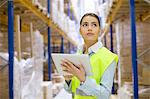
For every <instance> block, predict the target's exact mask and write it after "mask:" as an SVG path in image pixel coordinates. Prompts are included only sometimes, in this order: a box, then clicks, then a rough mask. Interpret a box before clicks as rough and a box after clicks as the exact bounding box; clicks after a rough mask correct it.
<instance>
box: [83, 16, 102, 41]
mask: <svg viewBox="0 0 150 99" xmlns="http://www.w3.org/2000/svg"><path fill="white" fill-rule="evenodd" d="M99 32H100V26H99V23H98V20H97V18H95V17H93V16H85V17H84V18H83V20H82V23H81V25H80V33H81V35H82V37H83V39H84V41H85V42H86V41H88V42H89V41H97V40H98V36H99Z"/></svg>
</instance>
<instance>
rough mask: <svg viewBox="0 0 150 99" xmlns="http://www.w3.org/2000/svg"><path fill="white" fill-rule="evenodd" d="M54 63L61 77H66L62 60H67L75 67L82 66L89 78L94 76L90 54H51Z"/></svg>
mask: <svg viewBox="0 0 150 99" xmlns="http://www.w3.org/2000/svg"><path fill="white" fill-rule="evenodd" d="M51 56H52V59H53V62H54V64H55V66H56V69H57V71H58V73H59V74H60V75H64V72H63V71H62V66H61V60H63V59H67V60H69V61H71V62H72V63H74V64H75V65H79V64H82V65H83V67H84V70H85V72H86V75H87V76H91V75H92V69H91V65H90V58H89V55H88V54H62V53H52V54H51Z"/></svg>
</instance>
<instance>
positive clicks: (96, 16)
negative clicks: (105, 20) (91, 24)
mask: <svg viewBox="0 0 150 99" xmlns="http://www.w3.org/2000/svg"><path fill="white" fill-rule="evenodd" d="M86 16H92V17H95V18H96V19H97V20H98V24H99V26H101V25H100V19H99V17H98V15H96V14H95V13H86V14H84V15H83V16H82V18H81V20H80V25H81V23H82V21H83V18H84V17H86Z"/></svg>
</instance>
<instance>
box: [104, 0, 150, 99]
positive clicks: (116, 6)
mask: <svg viewBox="0 0 150 99" xmlns="http://www.w3.org/2000/svg"><path fill="white" fill-rule="evenodd" d="M138 1H139V2H142V3H143V4H145V7H144V8H141V7H140V6H137V4H136V2H138ZM144 1H147V0H129V2H128V0H114V1H113V4H112V7H111V9H110V11H109V15H108V16H107V24H108V25H107V26H106V27H105V28H104V33H103V34H102V38H103V37H104V36H105V34H106V33H107V32H108V29H109V27H110V25H111V24H112V23H113V21H115V20H116V19H117V18H119V17H121V15H124V14H129V12H128V11H130V20H131V37H132V39H131V41H132V42H131V45H132V70H133V89H134V99H138V72H137V71H138V70H137V61H138V59H137V46H136V18H137V16H136V15H135V13H136V14H137V12H138V13H140V14H141V17H140V18H141V20H142V21H146V20H147V19H148V18H150V12H148V13H147V12H146V13H144V12H143V10H145V9H147V10H149V5H148V3H149V2H147V4H146V3H145V2H144ZM127 4H129V6H130V9H129V8H128V7H127V6H126V5H127ZM139 5H140V4H139ZM135 6H136V9H141V10H139V11H137V10H136V9H135ZM123 8H125V9H126V11H127V12H126V11H125V10H122V9H123ZM142 9H143V10H142ZM110 33H112V31H111V30H110ZM111 39H112V38H111ZM111 41H112V40H111ZM111 45H112V44H111ZM112 48H113V46H111V49H112ZM149 50H150V49H148V50H146V51H144V52H143V53H142V55H143V54H145V53H146V52H148V51H149Z"/></svg>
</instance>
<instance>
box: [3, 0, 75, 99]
mask: <svg viewBox="0 0 150 99" xmlns="http://www.w3.org/2000/svg"><path fill="white" fill-rule="evenodd" d="M47 2H48V3H47V5H48V14H50V0H47ZM7 3H8V21H7V16H6V15H3V16H2V17H3V18H1V20H0V21H2V22H3V23H7V22H8V50H9V99H14V92H13V69H14V66H13V64H14V5H15V4H19V5H22V6H23V7H25V8H26V9H28V10H30V11H31V12H32V13H33V14H34V15H35V16H36V17H38V18H39V19H41V20H42V21H43V22H44V23H45V24H47V25H48V29H47V30H48V38H47V39H48V60H49V61H48V74H49V77H48V78H49V80H51V61H50V59H51V55H50V54H51V45H50V40H51V38H50V35H51V29H53V30H55V31H57V32H58V33H59V34H61V35H62V36H63V37H64V38H65V39H67V40H68V41H69V42H71V43H72V44H73V45H75V46H76V43H75V42H74V41H73V40H72V39H70V38H69V37H68V36H67V34H66V33H65V32H64V31H63V30H61V29H60V28H59V27H58V26H57V24H55V23H54V22H53V21H52V19H51V18H50V17H47V16H46V15H44V14H43V13H42V12H40V10H39V9H38V8H37V7H35V6H34V5H33V4H32V3H31V1H30V0H8V1H7ZM6 25H7V24H6ZM21 27H22V31H29V30H30V29H29V27H28V26H27V25H25V24H22V26H21ZM62 43H63V42H62ZM61 49H62V51H63V44H62V47H61Z"/></svg>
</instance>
